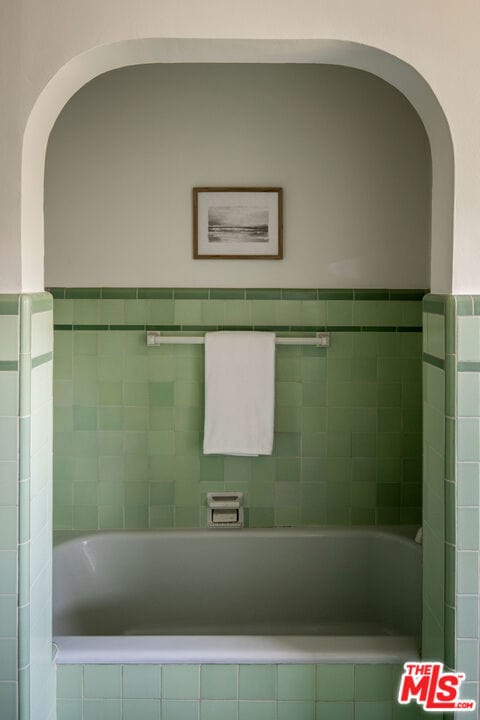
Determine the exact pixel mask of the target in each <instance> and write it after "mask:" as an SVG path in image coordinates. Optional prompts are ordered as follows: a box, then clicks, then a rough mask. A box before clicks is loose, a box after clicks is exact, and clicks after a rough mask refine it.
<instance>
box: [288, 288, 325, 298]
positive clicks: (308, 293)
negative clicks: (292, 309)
mask: <svg viewBox="0 0 480 720" xmlns="http://www.w3.org/2000/svg"><path fill="white" fill-rule="evenodd" d="M282 300H317V290H316V289H311V288H286V289H284V290H282Z"/></svg>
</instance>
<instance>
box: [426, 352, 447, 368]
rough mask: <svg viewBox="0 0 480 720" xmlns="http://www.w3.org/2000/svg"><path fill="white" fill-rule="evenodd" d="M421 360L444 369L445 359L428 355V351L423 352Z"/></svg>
mask: <svg viewBox="0 0 480 720" xmlns="http://www.w3.org/2000/svg"><path fill="white" fill-rule="evenodd" d="M423 362H425V363H427V365H434V366H435V367H437V368H440V370H445V360H441V359H440V358H437V357H434V356H433V355H429V354H428V353H423Z"/></svg>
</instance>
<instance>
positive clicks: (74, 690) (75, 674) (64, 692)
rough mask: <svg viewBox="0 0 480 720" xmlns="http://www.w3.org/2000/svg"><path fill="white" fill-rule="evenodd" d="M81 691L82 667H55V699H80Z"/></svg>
mask: <svg viewBox="0 0 480 720" xmlns="http://www.w3.org/2000/svg"><path fill="white" fill-rule="evenodd" d="M82 691H83V667H82V665H58V666H57V697H59V698H81V697H82Z"/></svg>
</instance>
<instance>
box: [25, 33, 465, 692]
mask: <svg viewBox="0 0 480 720" xmlns="http://www.w3.org/2000/svg"><path fill="white" fill-rule="evenodd" d="M186 62H188V63H200V62H201V63H220V62H221V63H327V64H332V65H344V66H347V67H352V68H356V69H359V70H364V71H367V72H369V73H372V74H374V75H377V76H378V77H380V78H382V79H383V80H385V81H386V82H388V83H390V84H391V85H393V86H394V87H395V88H396V89H397V90H399V91H400V92H401V93H403V94H404V95H405V97H406V98H407V100H408V101H409V102H410V103H411V104H412V105H413V107H414V108H415V109H416V111H417V113H418V114H419V116H420V118H421V120H422V122H423V124H424V126H425V129H426V132H427V135H428V139H429V142H430V147H431V156H432V181H433V189H432V219H431V236H432V241H431V273H430V278H431V282H430V287H431V288H432V290H433V291H434V292H437V293H449V292H451V289H452V245H453V242H452V232H453V184H454V162H453V148H452V141H451V138H450V132H449V127H448V123H447V120H446V118H445V116H444V113H443V111H442V109H441V107H440V105H439V103H438V101H437V99H436V97H435V95H434V93H433V91H432V89H431V88H430V87H429V85H428V83H427V82H426V81H425V80H424V79H423V78H422V77H421V76H420V75H419V73H418V72H417V71H416V70H415V69H414V68H413V67H411V66H410V65H408V64H406V63H405V62H403V61H402V60H401V59H399V58H397V57H395V56H393V55H391V54H389V53H387V52H384V51H383V50H380V49H377V48H372V47H368V46H366V45H361V44H357V43H350V42H344V41H332V40H315V41H253V40H252V41H227V40H211V41H210V40H164V39H150V40H129V41H124V42H119V43H115V44H112V45H106V46H102V47H96V48H94V49H93V50H90V51H88V52H85V53H83V54H81V55H78V56H77V57H74V58H73V59H71V60H70V61H69V62H67V63H66V64H65V65H64V66H63V68H61V69H60V70H59V71H58V72H57V74H56V75H55V76H54V77H53V78H52V79H51V80H50V82H49V83H48V85H47V86H46V87H45V88H44V90H43V91H42V93H41V94H40V96H39V97H38V99H37V101H36V102H35V104H34V106H33V108H32V111H31V113H30V116H29V119H28V122H27V126H26V129H25V134H24V142H23V155H22V184H21V193H22V197H21V252H22V277H23V282H22V287H23V291H24V292H36V291H40V290H42V289H43V286H44V281H43V254H44V239H43V233H44V218H43V210H44V196H43V192H44V190H43V185H44V168H45V154H46V148H47V143H48V138H49V135H50V132H51V129H52V127H53V125H54V123H55V121H56V119H57V117H58V115H59V113H60V112H61V110H62V108H63V107H64V105H65V104H66V103H67V102H68V100H69V99H70V98H71V97H72V96H73V95H74V94H75V93H76V92H77V90H79V89H80V88H81V87H82V86H83V85H85V84H86V83H87V82H89V81H90V80H92V79H93V78H95V77H96V76H98V75H100V74H102V73H105V72H107V71H109V70H114V69H117V68H121V67H125V66H129V65H140V64H148V63H186ZM21 682H22V681H21Z"/></svg>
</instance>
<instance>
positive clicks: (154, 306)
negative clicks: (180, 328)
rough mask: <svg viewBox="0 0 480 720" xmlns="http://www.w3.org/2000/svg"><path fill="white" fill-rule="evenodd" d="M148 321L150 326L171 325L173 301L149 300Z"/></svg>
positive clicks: (172, 320)
mask: <svg viewBox="0 0 480 720" xmlns="http://www.w3.org/2000/svg"><path fill="white" fill-rule="evenodd" d="M149 305H150V310H149V315H148V321H149V323H151V324H159V325H173V322H174V303H173V300H150V303H149Z"/></svg>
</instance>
